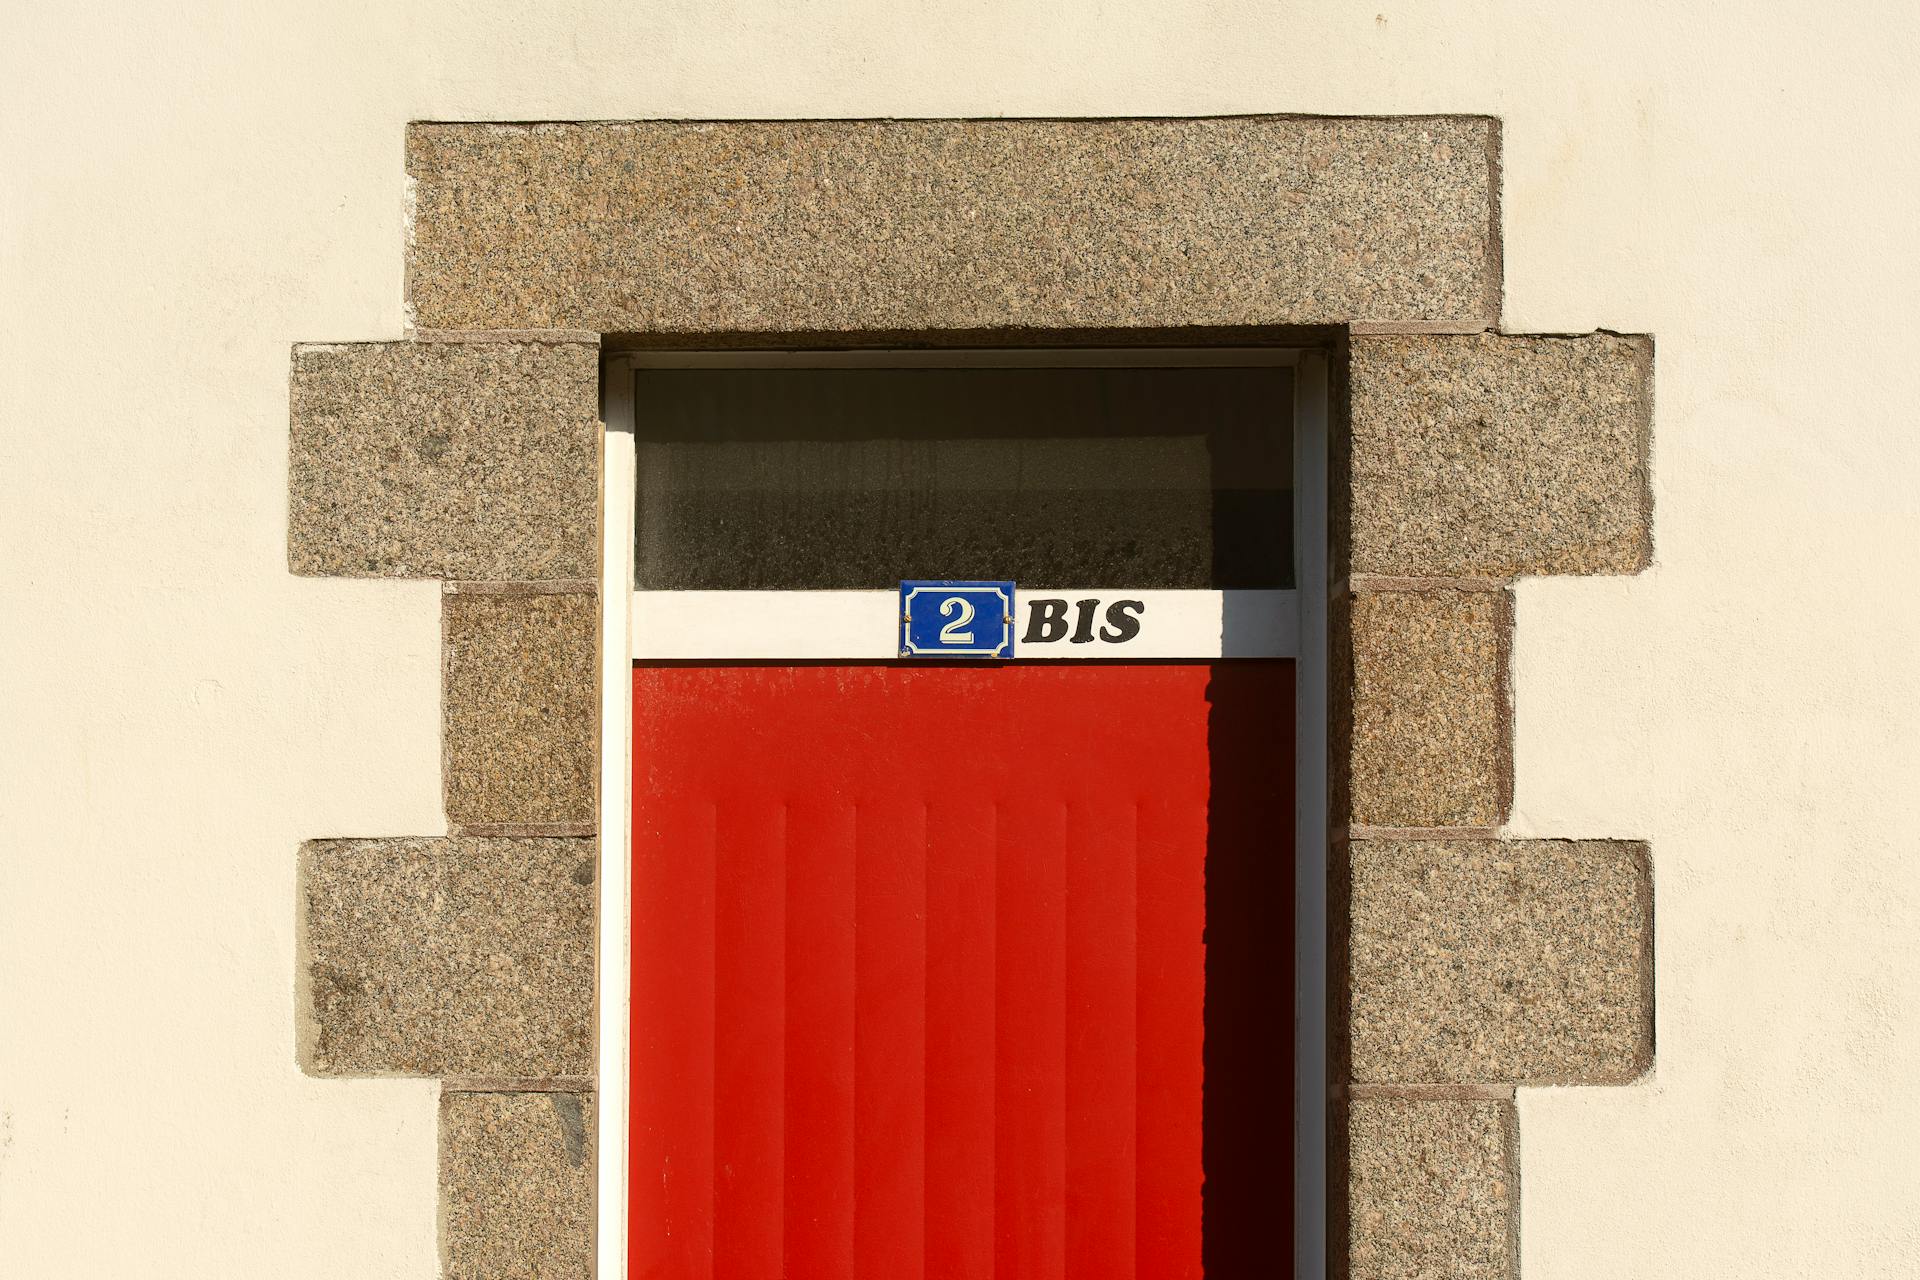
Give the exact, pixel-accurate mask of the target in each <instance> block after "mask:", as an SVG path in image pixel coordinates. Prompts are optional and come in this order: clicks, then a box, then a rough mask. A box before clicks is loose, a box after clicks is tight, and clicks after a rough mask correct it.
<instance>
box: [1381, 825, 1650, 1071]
mask: <svg viewBox="0 0 1920 1280" xmlns="http://www.w3.org/2000/svg"><path fill="white" fill-rule="evenodd" d="M1348 858H1349V864H1350V867H1351V876H1352V884H1351V888H1350V894H1351V905H1350V911H1351V921H1350V928H1351V934H1350V942H1349V948H1350V952H1349V957H1350V958H1349V965H1350V966H1351V973H1350V980H1349V999H1350V1001H1351V1010H1350V1019H1351V1022H1350V1027H1351V1035H1352V1065H1351V1071H1352V1075H1353V1079H1354V1080H1355V1081H1357V1082H1360V1083H1380V1084H1415V1083H1506V1082H1511V1083H1515V1084H1611V1083H1619V1082H1622V1081H1626V1080H1631V1079H1633V1078H1634V1077H1636V1076H1638V1075H1639V1074H1640V1073H1641V1072H1643V1071H1645V1070H1646V1068H1647V1066H1648V1065H1649V1064H1650V1063H1651V1061H1652V1052H1653V983H1652V971H1651V967H1650V962H1651V938H1652V929H1653V906H1652V890H1651V887H1650V885H1651V882H1650V880H1649V877H1648V869H1647V850H1646V847H1645V846H1644V845H1639V844H1632V843H1623V842H1615V841H1563V840H1515V841H1469V840H1459V841H1434V842H1424V843H1399V842H1389V841H1379V840H1368V841H1362V842H1358V843H1355V844H1353V845H1352V846H1351V847H1350V850H1349V853H1348Z"/></svg>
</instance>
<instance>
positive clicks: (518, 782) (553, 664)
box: [442, 592, 600, 827]
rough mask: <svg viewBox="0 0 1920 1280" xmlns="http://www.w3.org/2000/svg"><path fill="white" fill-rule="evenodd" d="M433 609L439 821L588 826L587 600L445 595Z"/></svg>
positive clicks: (594, 617) (596, 706)
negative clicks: (437, 656) (437, 615)
mask: <svg viewBox="0 0 1920 1280" xmlns="http://www.w3.org/2000/svg"><path fill="white" fill-rule="evenodd" d="M442 608H443V612H442V630H443V635H444V643H445V650H444V669H443V675H444V681H445V687H444V697H443V700H442V715H443V717H444V720H445V727H446V757H445V779H446V802H447V820H448V821H449V822H451V823H453V824H454V825H456V826H461V827H467V826H480V825H486V824H493V823H555V822H591V821H592V820H593V817H594V796H595V788H596V783H597V776H598V770H597V766H596V752H597V746H598V743H597V732H598V724H599V710H600V695H599V685H598V683H597V679H596V677H597V668H596V663H597V661H598V658H597V653H598V648H597V646H598V627H599V602H598V599H597V598H596V597H595V596H593V595H589V594H584V593H568V594H540V595H507V594H493V593H486V594H480V593H475V594H468V593H464V592H461V593H452V592H450V593H448V594H447V595H446V596H444V597H443V598H442Z"/></svg>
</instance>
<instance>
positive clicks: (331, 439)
mask: <svg viewBox="0 0 1920 1280" xmlns="http://www.w3.org/2000/svg"><path fill="white" fill-rule="evenodd" d="M599 377H600V374H599V355H598V348H597V347H596V346H594V345H593V344H590V343H580V342H560V343H550V342H533V343H520V342H477V343H458V342H371V343H353V344H345V345H331V346H317V345H316V346H301V347H296V348H294V353H293V390H292V448H291V452H290V455H289V459H288V477H287V479H288V518H287V559H288V563H289V565H290V566H291V567H292V569H293V571H294V572H295V573H299V574H311V575H332V576H338V577H354V578H383V577H384V578H468V579H496V580H527V579H543V578H591V577H593V576H595V574H596V573H598V571H599V570H598V563H599V542H598V538H599V534H598V528H599V502H600V475H599V440H598V431H599V428H598V420H599V394H600V393H599Z"/></svg>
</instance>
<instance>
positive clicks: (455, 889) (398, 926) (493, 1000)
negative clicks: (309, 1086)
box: [300, 837, 595, 1078]
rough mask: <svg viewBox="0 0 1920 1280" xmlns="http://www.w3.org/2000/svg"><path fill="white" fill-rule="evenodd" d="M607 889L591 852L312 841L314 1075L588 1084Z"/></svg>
mask: <svg viewBox="0 0 1920 1280" xmlns="http://www.w3.org/2000/svg"><path fill="white" fill-rule="evenodd" d="M594 878H595V862H594V842H593V841H591V840H507V839H469V838H457V837H456V838H452V839H429V838H417V839H388V840H314V841H310V842H308V843H307V844H306V845H304V846H303V847H302V850H301V882H302V883H301V894H302V906H301V910H302V912H303V919H302V926H303V931H304V939H303V942H304V952H303V957H302V960H301V974H300V976H301V984H300V985H301V988H302V990H301V993H300V1000H301V1004H302V1006H303V1008H302V1014H303V1024H304V1025H303V1027H302V1036H301V1045H300V1056H301V1063H302V1065H303V1066H304V1067H305V1068H306V1069H307V1070H308V1071H309V1072H311V1073H312V1074H314V1075H321V1076H356V1075H415V1076H491V1077H520V1078H535V1077H551V1076H570V1075H586V1074H588V1073H590V1072H591V1071H592V1070H593V972H594V960H593V921H594V887H593V886H594Z"/></svg>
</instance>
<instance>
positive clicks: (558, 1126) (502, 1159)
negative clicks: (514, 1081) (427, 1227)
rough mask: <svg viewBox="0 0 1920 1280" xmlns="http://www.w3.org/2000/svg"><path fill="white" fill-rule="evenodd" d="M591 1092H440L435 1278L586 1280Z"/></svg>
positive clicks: (590, 1227) (589, 1271)
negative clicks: (437, 1267)
mask: <svg viewBox="0 0 1920 1280" xmlns="http://www.w3.org/2000/svg"><path fill="white" fill-rule="evenodd" d="M593 1112H594V1109H593V1098H592V1097H591V1095H587V1094H579V1093H456V1092H452V1091H448V1092H446V1093H443V1094H441V1095H440V1231H441V1240H440V1251H441V1271H440V1274H441V1276H442V1278H443V1280H592V1276H593V1242H594V1155H593V1142H594V1134H593Z"/></svg>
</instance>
